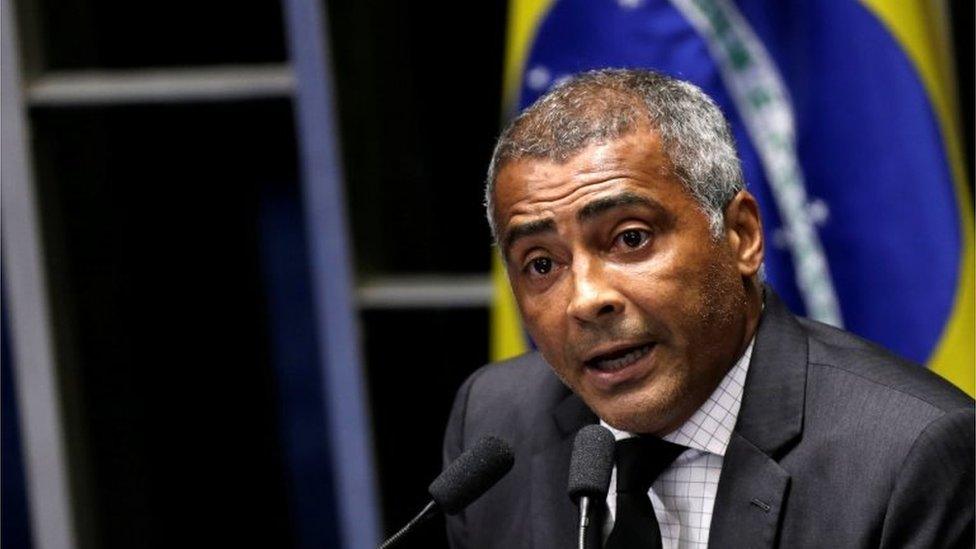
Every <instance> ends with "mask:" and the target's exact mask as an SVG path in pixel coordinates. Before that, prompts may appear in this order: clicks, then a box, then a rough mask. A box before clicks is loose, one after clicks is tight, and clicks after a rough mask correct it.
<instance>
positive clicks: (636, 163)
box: [492, 130, 673, 236]
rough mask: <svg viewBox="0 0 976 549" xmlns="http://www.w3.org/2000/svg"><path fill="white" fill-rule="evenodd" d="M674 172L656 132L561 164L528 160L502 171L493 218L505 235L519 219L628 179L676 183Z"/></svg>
mask: <svg viewBox="0 0 976 549" xmlns="http://www.w3.org/2000/svg"><path fill="white" fill-rule="evenodd" d="M672 173H673V170H672V169H671V165H670V163H669V162H668V160H667V158H666V157H665V155H664V153H663V150H662V147H661V141H660V138H659V136H658V134H657V132H654V131H652V130H644V131H635V132H631V133H629V134H626V135H624V136H621V137H619V138H616V139H612V140H608V141H602V142H595V143H592V144H590V145H587V146H586V147H584V148H583V149H581V150H580V151H578V152H577V153H575V154H574V155H572V156H570V157H569V158H567V159H565V160H561V161H560V160H555V159H550V158H538V157H529V156H522V157H519V158H515V159H512V160H509V161H508V162H507V163H505V164H504V165H503V166H502V167H501V169H500V170H499V171H498V175H497V178H496V182H495V186H494V189H493V197H492V198H493V205H494V210H495V211H494V212H492V213H493V215H494V216H495V217H494V221H495V224H496V226H497V228H498V229H499V232H504V227H505V225H506V224H507V223H508V222H509V220H510V219H511V218H512V217H513V216H515V215H525V214H527V213H529V212H530V211H531V210H532V209H533V207H535V209H539V208H540V207H544V206H546V205H548V204H551V203H558V202H559V201H560V200H565V199H567V198H571V197H572V196H573V195H574V194H577V193H580V192H592V191H594V190H598V189H599V187H600V186H606V185H608V184H612V183H614V182H619V181H622V180H634V181H643V182H650V181H658V180H671V179H672V177H671V174H672ZM499 236H501V235H499Z"/></svg>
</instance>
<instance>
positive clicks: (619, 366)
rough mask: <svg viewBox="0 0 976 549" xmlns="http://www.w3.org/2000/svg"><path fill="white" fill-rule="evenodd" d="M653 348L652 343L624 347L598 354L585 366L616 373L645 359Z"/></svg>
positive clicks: (587, 361)
mask: <svg viewBox="0 0 976 549" xmlns="http://www.w3.org/2000/svg"><path fill="white" fill-rule="evenodd" d="M652 347H653V344H650V343H645V344H643V345H634V346H630V347H623V348H620V349H615V350H613V351H610V352H607V353H602V354H598V355H596V356H594V357H593V358H590V359H588V360H586V361H585V362H584V364H585V365H586V367H587V368H593V369H595V370H600V371H601V372H616V371H618V370H623V369H624V368H626V367H627V366H630V365H631V364H633V363H635V362H637V361H638V360H640V359H642V358H644V357H645V356H646V355H647V353H649V352H651V348H652Z"/></svg>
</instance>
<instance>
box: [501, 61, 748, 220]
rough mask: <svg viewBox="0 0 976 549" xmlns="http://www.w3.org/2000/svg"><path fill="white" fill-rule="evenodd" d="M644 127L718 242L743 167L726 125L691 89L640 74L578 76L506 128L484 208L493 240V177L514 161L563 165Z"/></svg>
mask: <svg viewBox="0 0 976 549" xmlns="http://www.w3.org/2000/svg"><path fill="white" fill-rule="evenodd" d="M642 124H649V125H650V127H651V128H652V129H654V130H656V131H657V133H658V134H659V136H660V138H661V141H662V143H663V147H664V154H665V156H666V157H667V159H668V161H669V162H670V164H671V168H672V169H673V170H674V174H675V175H676V176H677V177H678V178H679V179H680V180H681V181H682V183H684V185H685V188H686V189H687V190H688V192H689V193H691V196H692V197H693V198H694V199H695V200H696V201H697V202H698V204H699V205H700V206H701V208H702V211H703V212H704V213H705V215H706V216H707V217H708V220H709V224H710V226H711V230H712V235H713V236H714V237H716V238H718V237H719V236H720V235H721V231H722V226H723V222H724V219H723V217H724V216H723V211H724V209H725V205H726V204H728V202H729V201H730V200H731V199H732V198H733V197H734V196H735V195H736V193H738V192H739V191H740V190H742V188H743V180H742V167H741V165H740V162H739V157H738V155H737V154H736V149H735V141H734V140H733V138H732V133H731V131H730V129H729V124H728V122H727V121H726V119H725V117H724V116H722V112H721V110H720V109H719V108H718V105H716V104H715V102H714V101H713V100H712V99H711V98H710V97H708V96H707V95H705V92H703V91H702V90H701V89H699V88H698V87H697V86H695V85H694V84H689V83H688V82H683V81H681V80H677V79H675V78H671V77H670V76H666V75H664V74H661V73H658V72H654V71H650V70H639V69H602V70H596V71H590V72H584V73H581V74H578V75H576V76H574V77H572V78H570V79H569V80H567V81H566V82H564V83H562V84H559V85H557V86H556V87H554V88H553V89H551V90H549V91H548V92H546V94H545V95H543V96H542V97H540V98H539V99H538V100H536V102H535V103H533V104H532V106H530V107H529V108H527V109H526V110H525V111H523V112H522V113H521V114H520V115H519V116H518V117H516V118H515V119H514V120H512V122H511V123H510V124H509V125H508V127H507V128H506V129H505V131H504V132H502V135H501V137H499V138H498V143H497V144H496V145H495V152H494V154H492V158H491V164H489V166H488V180H487V184H486V186H485V207H486V208H487V210H488V224H489V225H490V226H491V233H492V236H493V237H495V238H496V239H497V238H498V234H497V231H496V227H495V211H494V201H493V194H494V188H495V179H496V178H497V177H498V172H499V171H500V170H501V169H502V167H504V166H505V164H506V163H508V162H511V161H513V160H517V159H520V158H524V157H527V158H533V159H546V160H550V161H553V162H565V161H567V160H569V158H570V157H572V156H573V155H574V154H576V153H578V152H579V151H580V150H582V149H583V148H585V147H587V146H589V145H592V144H595V143H601V142H607V141H610V140H613V139H616V138H619V137H623V136H625V135H627V134H629V133H631V132H633V131H636V130H637V129H639V128H640V127H641V125H642Z"/></svg>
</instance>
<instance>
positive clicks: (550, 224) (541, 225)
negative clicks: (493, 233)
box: [502, 219, 556, 257]
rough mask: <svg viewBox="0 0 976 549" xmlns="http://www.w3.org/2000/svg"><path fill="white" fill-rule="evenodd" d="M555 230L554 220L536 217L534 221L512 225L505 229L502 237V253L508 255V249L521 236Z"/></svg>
mask: <svg viewBox="0 0 976 549" xmlns="http://www.w3.org/2000/svg"><path fill="white" fill-rule="evenodd" d="M555 230H556V222H555V221H553V220H552V219H536V220H535V221H528V222H526V223H520V224H518V225H513V226H511V227H509V229H508V230H507V231H505V235H504V237H503V239H502V255H503V256H505V257H508V251H509V250H510V249H511V248H512V245H514V244H515V242H516V241H518V240H519V239H521V238H526V237H528V236H532V235H536V234H539V233H547V232H555Z"/></svg>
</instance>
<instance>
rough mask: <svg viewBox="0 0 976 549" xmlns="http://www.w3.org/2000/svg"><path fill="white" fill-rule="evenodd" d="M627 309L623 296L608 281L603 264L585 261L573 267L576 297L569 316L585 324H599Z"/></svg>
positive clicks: (569, 308)
mask: <svg viewBox="0 0 976 549" xmlns="http://www.w3.org/2000/svg"><path fill="white" fill-rule="evenodd" d="M623 310H624V300H623V296H621V295H620V293H619V292H617V290H616V289H615V288H614V286H613V285H612V284H611V283H610V281H609V280H608V278H607V273H606V272H605V269H604V268H603V265H602V264H601V263H600V262H599V261H593V260H584V261H578V262H576V263H575V264H574V265H573V297H572V300H571V301H570V303H569V307H568V311H567V312H568V313H569V315H570V316H572V317H573V318H576V319H577V320H579V321H580V322H584V323H596V322H602V321H604V320H609V319H610V318H612V317H614V316H616V315H617V314H619V313H620V312H622V311H623Z"/></svg>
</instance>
